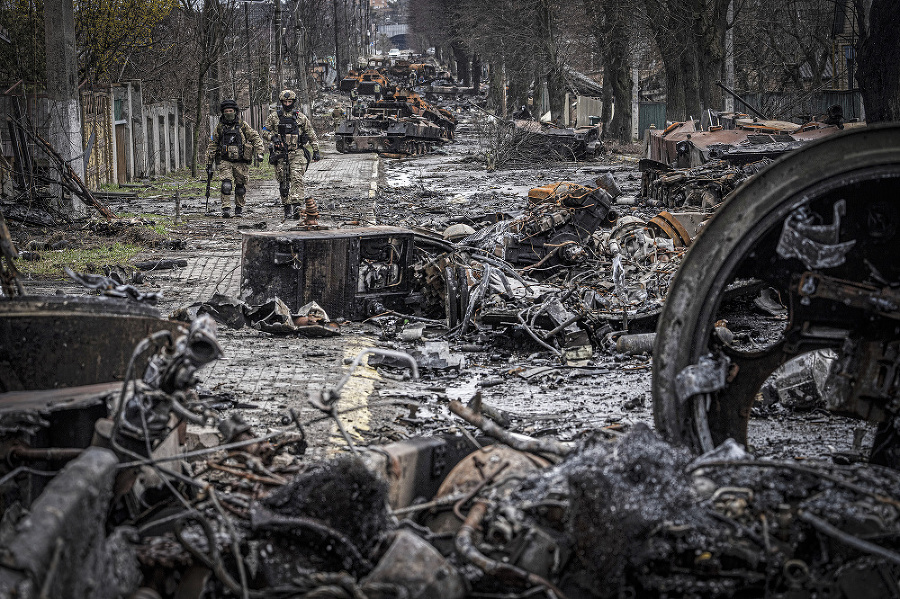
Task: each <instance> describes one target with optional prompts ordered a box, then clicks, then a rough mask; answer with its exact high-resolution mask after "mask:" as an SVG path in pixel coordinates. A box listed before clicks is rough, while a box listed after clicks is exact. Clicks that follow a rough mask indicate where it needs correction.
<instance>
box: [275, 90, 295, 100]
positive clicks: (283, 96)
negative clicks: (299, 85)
mask: <svg viewBox="0 0 900 599" xmlns="http://www.w3.org/2000/svg"><path fill="white" fill-rule="evenodd" d="M278 99H279V100H281V101H282V102H287V101H288V100H296V99H297V94H296V93H294V90H292V89H286V90H284V91H283V92H281V93H280V94H279V95H278Z"/></svg>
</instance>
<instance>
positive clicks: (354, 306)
mask: <svg viewBox="0 0 900 599" xmlns="http://www.w3.org/2000/svg"><path fill="white" fill-rule="evenodd" d="M412 255H413V232H412V231H410V230H408V229H401V228H397V227H363V228H357V229H341V230H338V231H297V232H290V233H285V232H261V233H257V232H246V233H244V238H243V249H242V260H241V269H242V270H241V296H242V299H244V300H245V301H247V302H248V303H251V304H261V303H264V302H265V301H267V300H269V299H272V298H273V297H279V298H281V300H282V301H284V303H285V304H287V306H288V307H289V308H290V309H291V310H292V311H294V310H297V309H298V308H299V307H300V306H302V305H304V304H306V303H308V302H311V301H315V302H317V303H318V304H319V305H320V306H322V308H324V309H325V311H326V312H327V313H328V314H329V316H330V317H331V318H332V319H334V318H339V317H342V318H348V319H359V318H365V317H367V316H368V315H369V314H368V311H369V310H370V309H372V308H374V307H375V306H376V305H378V304H380V305H382V306H384V307H390V306H392V305H394V306H397V307H402V305H403V302H402V299H403V298H404V297H406V296H407V295H408V294H409V293H410V291H411V289H412V287H411V271H410V269H411V264H412Z"/></svg>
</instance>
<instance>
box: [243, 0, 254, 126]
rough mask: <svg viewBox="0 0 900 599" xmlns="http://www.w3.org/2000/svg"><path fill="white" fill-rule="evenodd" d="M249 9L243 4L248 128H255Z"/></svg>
mask: <svg viewBox="0 0 900 599" xmlns="http://www.w3.org/2000/svg"><path fill="white" fill-rule="evenodd" d="M249 12H250V8H249V7H248V6H247V3H246V2H244V43H245V45H246V47H247V94H248V95H249V97H250V100H249V102H250V126H251V127H252V128H254V129H255V128H256V110H254V108H255V107H254V105H253V62H252V61H251V60H250V16H249Z"/></svg>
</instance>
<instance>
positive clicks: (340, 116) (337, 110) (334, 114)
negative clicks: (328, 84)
mask: <svg viewBox="0 0 900 599" xmlns="http://www.w3.org/2000/svg"><path fill="white" fill-rule="evenodd" d="M342 122H344V109H343V108H341V106H340V105H338V106H335V107H334V108H333V109H332V111H331V124H332V125H333V126H334V130H335V131H337V128H338V127H340V126H341V123H342Z"/></svg>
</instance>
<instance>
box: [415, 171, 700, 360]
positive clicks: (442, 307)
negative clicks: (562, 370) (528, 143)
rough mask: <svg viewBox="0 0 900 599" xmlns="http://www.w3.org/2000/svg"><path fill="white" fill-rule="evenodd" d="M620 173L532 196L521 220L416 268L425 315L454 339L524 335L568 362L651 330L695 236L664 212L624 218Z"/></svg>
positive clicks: (458, 232) (465, 236)
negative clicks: (618, 202)
mask: <svg viewBox="0 0 900 599" xmlns="http://www.w3.org/2000/svg"><path fill="white" fill-rule="evenodd" d="M618 193H619V190H618V188H617V186H616V184H615V181H614V179H613V178H612V176H611V175H609V174H607V175H605V176H603V177H601V178H599V179H597V180H589V181H584V182H581V183H579V184H575V183H566V182H561V183H555V184H550V185H546V186H543V187H538V188H535V189H532V190H531V191H530V192H529V197H528V208H527V210H526V211H525V212H524V213H523V214H522V215H520V216H518V217H515V218H512V219H509V220H499V221H497V222H496V223H495V224H493V225H490V226H486V227H484V228H482V229H481V230H479V231H474V230H473V229H472V228H471V227H467V226H465V225H455V226H453V227H451V228H449V229H448V230H447V231H446V232H445V236H460V237H462V238H461V239H460V238H457V241H456V243H455V245H454V246H453V247H452V249H451V250H450V251H446V252H440V253H436V252H435V251H434V249H431V251H430V252H428V253H424V257H423V259H422V260H420V261H419V262H418V263H417V264H416V265H415V275H416V281H417V285H416V287H417V288H419V289H421V290H422V292H423V301H422V303H421V305H420V307H421V308H422V313H421V315H423V316H427V317H430V318H446V323H447V326H448V328H449V335H450V336H451V337H454V338H460V337H462V336H464V335H466V334H467V333H470V334H472V333H477V332H478V331H479V330H485V331H486V330H489V329H491V328H494V329H495V330H497V331H498V332H499V331H502V330H503V329H505V328H507V327H513V328H517V329H520V330H523V331H525V332H526V333H527V334H528V335H529V337H530V338H531V339H532V340H533V341H534V342H535V343H536V344H537V346H539V347H542V348H544V349H546V350H548V351H550V352H552V353H553V354H554V355H557V356H560V357H563V356H564V357H565V358H566V359H567V360H583V359H586V358H590V357H591V356H592V355H593V346H594V345H596V346H599V347H604V344H606V343H607V342H608V341H609V340H608V339H607V335H608V334H609V333H612V332H614V331H618V332H622V331H626V330H627V331H632V332H635V331H636V332H649V331H651V330H652V329H653V327H654V326H655V317H656V315H657V314H658V312H659V309H660V307H661V306H662V302H663V300H664V299H665V295H666V290H667V288H668V284H669V280H670V278H671V277H672V275H673V274H674V272H675V270H676V269H677V265H678V262H679V260H680V259H681V256H682V255H683V253H684V251H685V249H686V247H687V246H688V245H689V244H690V242H691V236H690V234H688V232H687V230H686V229H685V228H684V226H683V225H682V224H681V223H680V222H679V221H678V219H677V218H676V217H675V216H673V215H671V214H669V213H667V212H662V213H660V214H659V215H657V216H656V217H654V218H653V219H651V220H650V221H645V220H643V219H641V218H638V217H634V216H626V217H619V215H618V214H617V213H616V211H615V210H614V209H613V208H612V206H613V204H614V196H616V195H618Z"/></svg>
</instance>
